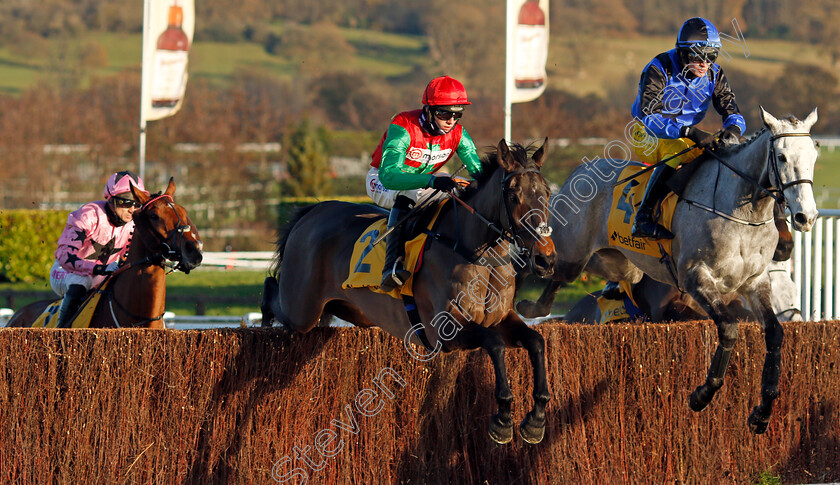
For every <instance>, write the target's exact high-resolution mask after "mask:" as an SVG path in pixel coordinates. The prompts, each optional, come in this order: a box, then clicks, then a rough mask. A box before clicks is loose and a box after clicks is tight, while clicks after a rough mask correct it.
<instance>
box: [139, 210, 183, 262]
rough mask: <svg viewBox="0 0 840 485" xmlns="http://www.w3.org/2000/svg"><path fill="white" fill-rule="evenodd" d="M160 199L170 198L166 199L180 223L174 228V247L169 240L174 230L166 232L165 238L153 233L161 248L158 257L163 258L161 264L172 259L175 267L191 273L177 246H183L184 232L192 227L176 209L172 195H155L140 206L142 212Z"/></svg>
mask: <svg viewBox="0 0 840 485" xmlns="http://www.w3.org/2000/svg"><path fill="white" fill-rule="evenodd" d="M160 199H168V200H167V201H166V205H167V206H168V207H169V208H170V209H172V212H174V213H175V217H176V218H177V219H178V225H177V226H175V228H174V229H173V230H172V231H174V232H175V233H176V234H175V241H174V247H172V246H170V245H169V242H168V239H169V234H171V232H172V231H170V232H168V233H167V234H166V236H164V237H163V238H161V237H159V236H158V235H157V234H156V233H152V234H153V235H154V238H155V240H156V243H157V247H158V248H159V251H158V252H157V255H158V258H157V259H159V260H161V263H159V264H161V265H163V264H164V261H171V262H174V263H177V264H176V265H174V266H173V269H175V270H179V271H183V272H184V273H187V274H189V272H190V270H189V269H188V268H186V267H184V262H183V259H182V255H181V252H180V251H178V250H177V249H176V248H179V247H182V245H183V242H184V241H183V239H184V237H185V236H184V234H185V233H187V232H190V230H191V229H190V225H189V224H187V223H186V222H184V220H183V219H181V216H180V215H178V210H177V209H175V203H174V201H173V200H172V196H170V195H166V194H163V195H158V196H157V197H153V198H152V199H150V200H149V201H148V202H146V203H145V204H143V205H142V206H141V207H140V212H141V213H142V212H143V211H145V210H146V209H147V208H148V207H149V206H150V205H151V204H152V203H153V202H155V201H157V200H160ZM147 246H149V247H152V246H151V245H147Z"/></svg>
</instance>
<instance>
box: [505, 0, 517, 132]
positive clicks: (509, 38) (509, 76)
mask: <svg viewBox="0 0 840 485" xmlns="http://www.w3.org/2000/svg"><path fill="white" fill-rule="evenodd" d="M506 3H507V7H506V13H505V140H506V141H507V142H508V143H510V132H511V114H512V113H511V99H512V98H513V29H514V28H515V26H516V24H515V23H514V22H515V21H516V20H515V19H516V2H515V0H507V2H506Z"/></svg>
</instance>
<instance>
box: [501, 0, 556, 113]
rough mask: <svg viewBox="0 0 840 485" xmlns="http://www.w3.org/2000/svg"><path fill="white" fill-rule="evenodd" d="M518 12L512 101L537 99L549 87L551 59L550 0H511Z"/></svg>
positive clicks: (515, 26) (514, 42)
mask: <svg viewBox="0 0 840 485" xmlns="http://www.w3.org/2000/svg"><path fill="white" fill-rule="evenodd" d="M508 1H512V2H514V7H515V8H513V9H511V11H513V12H516V16H517V17H516V22H515V23H514V28H513V32H511V33H510V35H512V36H513V73H512V74H511V75H512V76H513V93H512V96H511V100H510V101H511V102H512V103H525V102H528V101H533V100H534V99H537V98H538V97H539V96H540V95H541V94H542V93H543V91H545V83H546V73H545V64H546V61H547V60H548V0H508Z"/></svg>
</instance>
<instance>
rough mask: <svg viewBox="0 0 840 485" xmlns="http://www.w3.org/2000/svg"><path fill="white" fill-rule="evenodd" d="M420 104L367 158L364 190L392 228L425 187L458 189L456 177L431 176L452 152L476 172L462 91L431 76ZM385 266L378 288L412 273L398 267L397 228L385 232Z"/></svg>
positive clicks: (391, 128) (398, 118) (389, 287)
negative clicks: (386, 211)
mask: <svg viewBox="0 0 840 485" xmlns="http://www.w3.org/2000/svg"><path fill="white" fill-rule="evenodd" d="M421 102H422V104H423V107H422V108H421V109H415V110H411V111H404V112H402V113H399V114H397V115H396V116H394V118H393V119H392V120H391V125H390V126H389V127H388V130H387V131H386V132H385V133H384V134H383V135H382V139H381V140H380V142H379V146H377V147H376V150H374V152H373V155H372V157H371V164H370V165H371V169H370V171H369V172H368V174H367V178H366V190H367V194H368V195H369V196H370V198H371V199H373V201H374V202H376V204H377V205H379V206H380V207H384V208H386V209H391V214H390V216H389V217H388V227H389V228H391V227H394V226H395V225H396V223H397V221H398V220H400V218H401V216H402V214H403V213H405V212H407V211H408V210H409V209H411V206H412V205H413V203H414V202H416V201H417V198H418V197H419V196H420V194H421V193H422V192H424V191H428V190H431V189H437V190H441V191H445V192H454V191H457V190H458V188H459V187H460V186H459V185H458V183H457V182H455V181H454V180H452V178H450V177H448V176H436V175H433V174H434V173H435V172H437V171H438V170H440V169H441V168H442V167H443V166H444V165H445V164H446V162H447V161H449V159H451V158H452V156H453V155H454V154H456V153H457V154H458V157H459V158H460V159H461V161H462V162H463V163H464V164H465V165H466V167H467V170H468V171H469V172H470V174H472V175H473V176H475V175H477V174H479V173H480V172H481V162H480V160H479V158H478V153H477V151H476V148H475V144H474V143H473V141H472V139H471V138H470V136H469V134H467V130H465V129H464V127H463V126H462V125H461V124H460V123H459V122H458V121H459V120H460V119H461V116H462V115H463V114H464V106H466V105H469V104H470V102H469V99H468V98H467V91H466V89H464V85H463V84H461V83H460V82H459V81H458V80H456V79H453V78H451V77H449V76H442V77H437V78H435V79H432V80H431V81H430V82H429V84H428V85H427V86H426V89H425V90H424V91H423V98H422V100H421ZM385 252H386V257H385V269H384V272H383V275H382V283H381V284H380V289H382V290H384V291H391V290H393V289H394V288H396V287H398V286H401V285H403V284H404V283H405V282H406V280H407V279H408V278H409V276H411V273H410V272H409V271H407V270H406V269H404V268H403V265H402V257H403V252H404V248H403V241H402V233H401V230H399V228H395V229H394V230H392V231H391V233H390V234H389V235H388V238H387V242H386V250H385Z"/></svg>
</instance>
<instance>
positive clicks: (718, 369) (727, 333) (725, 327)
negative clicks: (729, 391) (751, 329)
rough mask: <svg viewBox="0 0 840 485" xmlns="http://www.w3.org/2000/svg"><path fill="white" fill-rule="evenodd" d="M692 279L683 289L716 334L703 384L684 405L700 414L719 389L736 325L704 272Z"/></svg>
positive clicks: (698, 272) (727, 362) (734, 335)
mask: <svg viewBox="0 0 840 485" xmlns="http://www.w3.org/2000/svg"><path fill="white" fill-rule="evenodd" d="M692 276H693V277H692V278H690V279H689V281H688V284H687V285H686V286H687V288H686V289H687V290H688V292H689V293H690V294H691V296H692V297H694V299H695V300H697V303H699V304H700V305H701V306H702V307H703V309H704V310H706V313H708V314H709V316H710V317H712V320H714V322H715V325H717V330H718V346H717V349H716V350H715V354H714V355H713V356H712V364H711V365H710V366H709V372H708V374H706V382H704V383H703V384H702V385H700V386H698V387H697V389H695V390H694V392H692V393H691V397H690V398H689V401H688V403H689V406H690V407H691V409H692V410H694V411H702V410H703V409H705V408H706V406H708V405H709V403H710V402H711V401H712V398H714V397H715V393H716V392H717V391H718V390H719V389H720V388H721V387H723V377H724V375H726V368H727V367H728V366H729V358H730V357H731V356H732V349H733V348H734V347H735V340H736V339H737V338H738V322H737V321H735V320H734V319H733V318H732V317H731V316H730V315H729V312H728V310H727V309H726V305H725V303H724V301H723V298H722V297H721V295H720V293H719V292H718V291H717V289H716V288H715V286H714V282H713V281H712V278H711V276H710V275H709V274H708V272H706V271H705V270H698V271H696V272H695V273H694V274H693V275H692Z"/></svg>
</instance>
